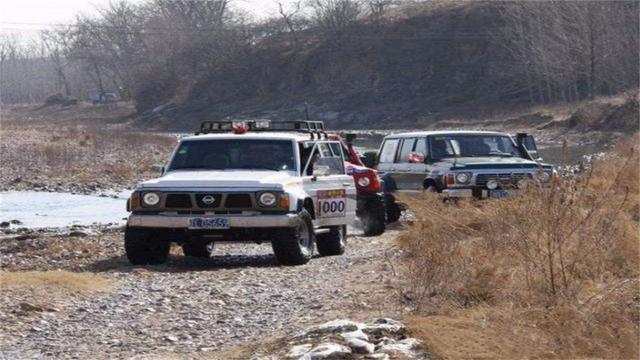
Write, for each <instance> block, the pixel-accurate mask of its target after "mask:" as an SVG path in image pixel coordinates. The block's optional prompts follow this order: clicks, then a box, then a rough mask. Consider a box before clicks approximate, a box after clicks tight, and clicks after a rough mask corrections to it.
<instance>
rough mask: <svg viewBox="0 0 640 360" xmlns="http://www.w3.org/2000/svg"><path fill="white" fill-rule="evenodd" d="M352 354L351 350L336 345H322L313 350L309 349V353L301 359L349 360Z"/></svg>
mask: <svg viewBox="0 0 640 360" xmlns="http://www.w3.org/2000/svg"><path fill="white" fill-rule="evenodd" d="M351 357H352V353H351V349H349V348H348V347H346V346H344V345H340V344H336V343H330V342H327V343H322V344H320V345H318V346H316V347H315V348H313V349H311V351H310V352H308V353H307V354H305V355H304V356H303V357H302V359H305V360H307V359H308V360H323V359H327V360H329V359H336V360H345V359H351Z"/></svg>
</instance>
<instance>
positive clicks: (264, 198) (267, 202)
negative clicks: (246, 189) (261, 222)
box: [258, 192, 278, 206]
mask: <svg viewBox="0 0 640 360" xmlns="http://www.w3.org/2000/svg"><path fill="white" fill-rule="evenodd" d="M277 201H278V197H277V196H276V194H274V193H270V192H266V193H262V194H260V197H259V198H258V202H259V203H260V205H262V206H275V205H276V202H277Z"/></svg>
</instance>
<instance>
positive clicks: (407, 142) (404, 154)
mask: <svg viewBox="0 0 640 360" xmlns="http://www.w3.org/2000/svg"><path fill="white" fill-rule="evenodd" d="M415 142H416V139H414V138H407V139H404V140H402V147H401V148H400V155H399V157H398V161H397V162H399V163H408V162H409V154H411V152H412V151H413V144H415Z"/></svg>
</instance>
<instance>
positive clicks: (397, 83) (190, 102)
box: [140, 1, 638, 128]
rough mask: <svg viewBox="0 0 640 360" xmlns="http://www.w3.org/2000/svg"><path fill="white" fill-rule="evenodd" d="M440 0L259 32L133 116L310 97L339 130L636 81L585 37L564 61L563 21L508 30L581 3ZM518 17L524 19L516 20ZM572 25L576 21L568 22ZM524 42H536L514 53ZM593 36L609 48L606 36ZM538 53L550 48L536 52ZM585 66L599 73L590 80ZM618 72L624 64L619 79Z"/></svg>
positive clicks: (229, 112) (554, 100) (235, 109)
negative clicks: (325, 26) (185, 86)
mask: <svg viewBox="0 0 640 360" xmlns="http://www.w3.org/2000/svg"><path fill="white" fill-rule="evenodd" d="M623 3H624V2H623ZM435 4H436V5H438V6H436V5H434V4H430V5H424V4H422V5H414V6H413V7H400V8H398V9H395V10H394V11H390V12H388V13H387V16H386V18H385V20H384V21H371V20H370V19H362V20H359V21H357V22H355V23H353V24H352V25H351V26H350V27H349V28H348V31H344V32H341V33H340V34H333V35H330V36H329V35H326V34H324V33H323V32H322V31H321V30H322V29H318V28H308V29H304V30H301V31H299V32H298V33H297V34H295V39H298V40H297V41H296V42H293V41H292V35H291V34H289V33H278V34H275V35H271V36H268V37H265V38H262V39H261V41H260V42H259V43H258V45H256V46H254V47H253V48H251V49H250V50H249V52H248V53H246V54H244V55H243V56H239V57H235V58H234V59H233V61H232V62H230V63H226V64H222V65H220V67H219V68H218V69H216V70H213V71H209V72H207V73H206V74H204V75H202V76H200V77H198V78H197V79H196V80H195V81H194V82H193V86H191V87H189V90H188V91H187V92H186V95H183V96H178V97H172V98H168V99H167V103H169V104H175V105H177V108H175V107H173V106H171V107H170V108H171V110H172V111H171V112H168V113H166V114H164V115H166V116H163V117H158V116H152V117H149V116H143V117H142V119H143V121H142V122H141V123H140V124H144V125H153V126H158V127H161V128H165V127H170V128H184V127H185V126H186V127H187V128H193V126H195V125H196V124H197V123H198V121H200V120H203V119H211V118H222V117H227V116H230V117H235V118H237V117H241V118H242V117H249V118H251V117H260V118H288V119H293V118H301V117H303V116H304V114H305V103H307V104H308V111H309V113H310V115H311V116H312V117H313V118H316V119H322V120H326V121H328V122H329V123H330V124H331V125H332V126H334V127H340V128H398V127H415V126H418V127H427V126H430V125H432V124H434V123H436V122H437V121H440V120H443V119H450V118H465V119H479V118H486V117H491V116H495V115H497V114H502V113H505V112H512V111H522V110H526V109H528V108H531V107H534V106H540V105H550V104H558V103H572V102H576V101H579V100H582V99H588V98H591V97H593V96H594V95H596V92H598V93H599V94H601V95H610V94H612V93H617V92H621V91H624V90H625V89H630V88H637V87H638V83H637V76H629V75H630V74H635V73H637V66H634V65H629V64H636V65H637V63H638V58H637V57H638V52H637V51H636V52H635V53H632V52H626V51H623V50H622V49H621V48H620V49H619V48H616V49H617V50H616V51H617V53H618V56H619V57H618V60H619V61H618V62H612V61H611V59H607V60H605V57H604V56H602V57H600V55H598V54H596V53H595V52H594V50H593V49H591V50H589V51H591V52H585V51H587V48H586V47H588V46H589V45H590V44H587V43H584V44H581V45H580V47H576V48H572V49H571V56H576V57H577V59H576V60H575V63H573V64H571V63H570V62H569V61H568V60H565V57H568V56H570V55H569V54H565V53H563V52H561V51H560V50H558V47H560V46H562V47H567V46H569V45H570V44H568V43H564V41H570V42H571V41H574V42H575V41H577V39H573V38H572V36H573V35H571V34H572V33H571V34H570V35H571V36H568V37H567V36H565V37H567V39H565V40H562V41H560V40H558V39H551V38H548V37H550V36H555V35H554V32H562V31H566V32H567V33H568V34H569V31H570V30H569V29H564V28H558V29H554V28H553V27H554V26H555V25H553V24H550V25H549V26H546V25H545V28H544V29H545V30H544V31H548V32H549V33H544V34H538V35H535V34H530V35H526V36H525V35H523V36H522V38H521V37H519V36H516V35H514V31H515V30H516V29H517V28H518V27H523V26H524V27H527V28H531V27H533V26H536V25H537V24H538V23H535V22H534V20H535V19H536V18H538V19H539V20H540V21H545V22H549V23H551V22H553V21H554V20H553V14H552V13H550V12H549V11H557V12H561V13H563V12H570V11H575V10H576V9H570V8H564V9H563V8H560V9H555V10H554V9H552V8H551V6H547V7H535V6H529V5H528V4H527V5H525V6H522V7H517V6H516V5H513V4H511V5H510V6H506V5H505V6H498V5H495V4H494V3H490V2H454V1H448V2H435ZM626 5H627V6H634V5H633V4H631V3H629V4H626ZM636 5H637V4H636ZM589 11H591V10H589ZM523 14H528V15H530V16H531V18H527V19H522V18H524V15H523ZM516 16H520V17H521V18H518V17H516ZM602 16H603V17H604V18H607V17H608V16H612V14H611V13H609V14H604V15H602ZM531 19H534V20H531ZM542 19H544V20H542ZM574 25H575V26H577V25H580V24H579V23H576V24H566V26H567V27H569V26H574ZM631 25H632V26H635V27H637V24H635V23H634V24H631ZM615 26H616V24H615V23H614V24H612V25H611V27H607V31H608V32H610V31H611V29H615ZM521 31H525V30H522V29H521ZM528 31H533V30H531V29H530V30H528ZM629 34H630V33H627V35H629ZM560 35H562V34H558V36H560ZM536 36H537V38H536ZM634 39H636V40H637V38H634V37H633V36H627V37H623V38H617V39H616V41H617V42H619V44H618V45H622V48H626V49H627V50H629V49H633V48H634V47H635V48H637V41H636V44H634V42H633V41H634ZM521 40H522V41H525V40H526V41H527V43H531V45H527V46H526V47H524V48H522V49H520V48H518V44H519V41H521ZM552 41H557V43H553V42H552ZM591 41H593V42H594V43H593V44H591V45H593V46H594V47H595V48H596V49H600V50H597V51H604V41H605V39H604V36H603V37H602V38H599V39H592V40H591ZM536 42H539V43H540V44H545V45H544V46H548V48H545V47H536V46H535V43H536ZM540 46H542V45H540ZM540 51H545V52H549V53H550V55H549V56H548V57H546V56H544V57H541V56H542V55H539V53H540ZM567 51H569V50H567ZM597 51H596V52H597ZM612 51H613V50H612ZM552 52H553V53H552ZM580 52H582V53H580ZM521 53H522V54H521ZM593 55H597V56H598V58H597V59H595V58H593V59H591V58H590V56H593ZM523 58H526V60H524V59H523ZM523 61H526V63H524V64H523ZM529 61H530V62H531V63H529ZM592 62H593V63H592ZM592 66H596V67H595V69H596V71H598V72H599V74H598V75H597V80H594V78H591V77H590V76H592V75H593V74H590V71H591V70H592V69H591V67H592ZM614 72H622V74H623V76H622V77H621V78H620V79H624V80H619V79H618V78H617V76H618V75H615V76H614V75H613V74H614ZM624 74H626V75H624ZM614 78H615V79H618V80H614ZM154 97H155V98H160V97H161V96H160V95H154ZM161 113H162V111H161Z"/></svg>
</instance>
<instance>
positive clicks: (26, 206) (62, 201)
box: [0, 191, 130, 228]
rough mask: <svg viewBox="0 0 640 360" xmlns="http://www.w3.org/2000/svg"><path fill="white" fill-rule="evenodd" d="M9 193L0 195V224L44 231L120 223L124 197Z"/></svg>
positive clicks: (124, 203) (124, 210)
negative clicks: (46, 229)
mask: <svg viewBox="0 0 640 360" xmlns="http://www.w3.org/2000/svg"><path fill="white" fill-rule="evenodd" d="M129 194H130V192H123V193H121V194H118V197H117V198H111V197H100V196H90V195H73V194H68V193H53V192H36V191H11V192H3V193H0V221H10V220H19V221H21V222H22V224H21V225H17V227H27V228H48V227H66V226H71V225H92V224H108V223H114V224H124V223H125V220H124V218H126V216H127V215H128V213H127V211H126V204H127V197H128V195H129Z"/></svg>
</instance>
